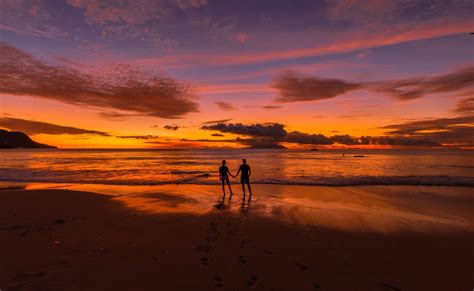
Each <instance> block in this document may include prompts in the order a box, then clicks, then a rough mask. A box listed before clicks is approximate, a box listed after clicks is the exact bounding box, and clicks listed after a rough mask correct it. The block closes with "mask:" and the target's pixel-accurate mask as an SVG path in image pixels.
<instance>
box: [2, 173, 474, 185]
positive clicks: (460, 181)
mask: <svg viewBox="0 0 474 291" xmlns="http://www.w3.org/2000/svg"><path fill="white" fill-rule="evenodd" d="M0 181H4V182H17V183H75V184H105V185H128V186H134V185H136V186H154V185H170V184H196V185H218V184H219V183H220V182H219V181H218V180H217V178H216V177H214V176H210V175H209V174H202V175H197V176H194V177H189V178H188V177H181V178H177V179H173V180H166V181H165V180H160V179H153V180H144V179H133V178H128V179H117V177H115V178H110V179H103V178H100V179H99V178H97V179H94V178H91V177H70V176H69V177H67V176H64V177H53V176H44V177H34V176H31V177H28V178H23V177H21V178H20V176H17V177H2V178H0ZM251 182H252V183H253V184H271V185H302V186H303V185H304V186H364V185H414V186H416V185H420V186H460V187H474V178H471V177H462V176H351V177H344V178H342V177H319V178H318V179H314V180H310V179H288V180H287V179H255V180H252V181H251ZM231 183H233V184H238V183H239V180H238V179H235V180H233V181H231Z"/></svg>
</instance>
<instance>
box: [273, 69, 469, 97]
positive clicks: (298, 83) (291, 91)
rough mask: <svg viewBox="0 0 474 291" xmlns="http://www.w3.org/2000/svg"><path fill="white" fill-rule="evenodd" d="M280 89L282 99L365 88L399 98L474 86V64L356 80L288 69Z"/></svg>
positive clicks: (279, 81)
mask: <svg viewBox="0 0 474 291" xmlns="http://www.w3.org/2000/svg"><path fill="white" fill-rule="evenodd" d="M272 86H273V88H275V89H277V90H278V93H279V96H278V97H277V98H276V99H275V101H276V102H279V103H289V102H300V101H316V100H323V99H329V98H334V97H337V96H340V95H342V94H344V93H347V92H350V91H353V90H357V89H365V90H372V91H375V92H380V93H384V94H386V95H388V96H390V97H392V98H394V99H397V100H400V101H408V100H412V99H417V98H421V97H424V96H427V95H430V94H436V93H449V92H462V91H463V90H467V89H470V88H473V87H474V66H471V67H467V68H463V69H460V70H457V71H454V72H451V73H447V74H444V75H439V76H434V77H413V78H407V79H401V80H387V81H378V82H371V83H353V82H349V81H345V80H340V79H324V78H318V77H311V76H303V75H298V74H297V73H295V72H286V73H284V74H282V75H281V76H279V77H278V78H277V79H276V80H275V81H274V82H273V84H272Z"/></svg>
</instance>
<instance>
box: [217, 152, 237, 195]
mask: <svg viewBox="0 0 474 291" xmlns="http://www.w3.org/2000/svg"><path fill="white" fill-rule="evenodd" d="M225 164H226V161H225V160H222V166H221V167H220V168H219V179H220V180H221V181H222V192H223V193H224V199H225V183H227V186H229V191H230V196H232V195H234V194H233V193H232V188H230V182H229V175H231V176H232V174H231V173H230V171H229V168H227V166H226V165H225ZM232 177H234V176H232Z"/></svg>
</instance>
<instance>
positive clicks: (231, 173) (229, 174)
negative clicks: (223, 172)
mask: <svg viewBox="0 0 474 291" xmlns="http://www.w3.org/2000/svg"><path fill="white" fill-rule="evenodd" d="M227 173H228V174H229V175H230V176H231V177H232V178H235V177H234V175H232V173H231V172H230V171H229V168H227Z"/></svg>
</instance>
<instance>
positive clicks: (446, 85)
mask: <svg viewBox="0 0 474 291" xmlns="http://www.w3.org/2000/svg"><path fill="white" fill-rule="evenodd" d="M473 86H474V67H469V68H464V69H461V70H458V71H455V72H452V73H449V74H445V75H440V76H436V77H430V78H411V79H404V80H396V81H385V82H379V83H376V84H375V90H376V91H379V92H383V93H386V94H388V95H390V96H391V97H393V98H395V99H398V100H402V101H405V100H411V99H416V98H421V97H423V96H425V95H428V94H434V93H448V92H458V91H462V90H464V89H467V88H472V87H473ZM369 87H370V85H369Z"/></svg>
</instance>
